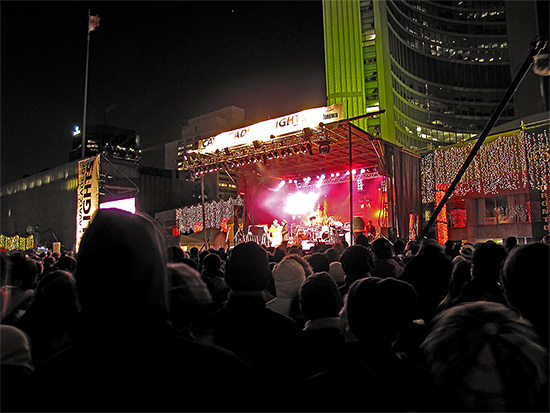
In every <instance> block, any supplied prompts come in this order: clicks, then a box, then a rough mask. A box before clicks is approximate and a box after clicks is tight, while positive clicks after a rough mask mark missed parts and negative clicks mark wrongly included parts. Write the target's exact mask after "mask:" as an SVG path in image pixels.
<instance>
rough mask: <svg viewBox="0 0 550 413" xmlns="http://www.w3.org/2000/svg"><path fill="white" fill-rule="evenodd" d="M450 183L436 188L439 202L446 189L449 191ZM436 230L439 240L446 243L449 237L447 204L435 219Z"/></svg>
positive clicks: (436, 197)
mask: <svg viewBox="0 0 550 413" xmlns="http://www.w3.org/2000/svg"><path fill="white" fill-rule="evenodd" d="M447 189H448V185H446V184H440V185H437V186H436V188H435V201H436V203H437V204H439V202H440V201H441V200H442V199H443V196H444V195H445V191H447ZM435 232H436V235H437V240H438V241H439V243H440V244H445V243H446V242H447V240H448V239H449V229H448V228H447V205H443V208H442V209H441V212H439V215H438V216H437V218H436V220H435Z"/></svg>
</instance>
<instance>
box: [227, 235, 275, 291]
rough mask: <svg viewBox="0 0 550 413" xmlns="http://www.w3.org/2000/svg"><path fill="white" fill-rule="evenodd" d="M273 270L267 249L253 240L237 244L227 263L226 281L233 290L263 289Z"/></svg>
mask: <svg viewBox="0 0 550 413" xmlns="http://www.w3.org/2000/svg"><path fill="white" fill-rule="evenodd" d="M270 277H271V271H270V269H269V262H268V259H267V251H266V250H265V249H263V248H262V247H260V246H259V245H258V244H257V243H255V242H253V241H249V242H245V243H242V244H238V245H236V246H235V247H234V248H233V250H232V251H231V254H230V256H229V258H228V259H227V263H226V264H225V282H226V283H227V285H228V286H229V288H231V289H232V290H233V291H262V290H263V289H264V288H265V287H266V286H267V284H268V283H269V280H270Z"/></svg>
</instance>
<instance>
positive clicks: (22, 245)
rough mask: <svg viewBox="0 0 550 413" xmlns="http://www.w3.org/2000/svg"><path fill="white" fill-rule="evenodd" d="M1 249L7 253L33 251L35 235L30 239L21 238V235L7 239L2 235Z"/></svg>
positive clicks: (0, 236) (0, 240) (0, 239)
mask: <svg viewBox="0 0 550 413" xmlns="http://www.w3.org/2000/svg"><path fill="white" fill-rule="evenodd" d="M0 248H1V249H5V250H6V251H14V250H19V251H27V250H32V249H33V248H34V235H29V236H28V237H20V236H19V235H15V236H13V237H7V236H5V235H0Z"/></svg>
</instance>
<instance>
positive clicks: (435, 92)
mask: <svg viewBox="0 0 550 413" xmlns="http://www.w3.org/2000/svg"><path fill="white" fill-rule="evenodd" d="M536 3H537V2H536V1H531V0H525V1H514V0H494V1H493V0H488V1H473V0H471V1H463V0H453V1H436V0H433V1H426V0H346V1H340V0H323V19H324V33H325V66H326V76H327V80H326V82H327V97H328V102H327V104H329V105H330V104H334V103H338V102H344V103H345V107H346V110H347V113H346V115H347V117H353V116H359V115H363V114H365V113H369V112H375V111H378V110H379V109H383V110H385V113H384V114H382V115H377V116H374V117H370V118H366V119H361V120H359V121H357V125H358V126H360V127H361V128H363V129H365V130H367V131H368V132H370V133H372V134H373V135H376V136H380V137H382V138H384V139H386V140H389V141H392V142H398V143H400V144H402V145H404V146H405V147H406V148H409V149H414V150H420V151H422V150H426V149H433V148H434V147H438V146H441V145H447V144H452V143H456V142H461V141H464V140H467V139H470V138H473V137H475V136H476V135H477V134H479V133H480V132H481V131H482V130H483V128H484V127H485V125H486V123H487V121H488V120H489V119H490V117H491V115H492V113H493V112H494V110H495V108H496V107H497V105H498V103H499V102H500V100H501V98H502V97H503V95H504V94H505V92H506V90H507V89H508V87H509V86H510V84H511V82H512V80H513V79H514V77H515V74H516V72H517V71H518V69H519V68H520V67H521V65H522V64H523V62H524V61H525V59H526V57H527V55H528V54H529V52H530V48H531V47H532V46H531V44H532V42H533V41H536V39H537V36H538V33H539V31H538V23H537V4H536ZM547 81H548V80H547V79H546V80H545V78H543V77H540V76H537V75H535V74H534V73H533V72H532V71H529V72H528V73H527V75H526V76H525V78H524V80H523V81H522V83H521V85H520V87H519V88H518V89H517V91H516V93H515V94H514V96H513V98H512V100H511V101H510V102H509V104H508V105H507V106H506V108H505V109H504V111H503V112H502V114H501V116H500V118H499V120H498V122H497V125H499V124H502V123H506V122H509V121H511V120H513V119H518V118H521V117H523V116H528V115H533V114H537V113H541V112H544V111H547V110H548V106H547V97H545V96H544V87H543V82H547ZM546 87H547V86H546Z"/></svg>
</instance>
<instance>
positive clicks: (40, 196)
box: [0, 154, 193, 250]
mask: <svg viewBox="0 0 550 413" xmlns="http://www.w3.org/2000/svg"><path fill="white" fill-rule="evenodd" d="M99 165H100V166H99V200H98V202H99V204H101V203H104V202H110V201H117V200H120V199H126V198H135V207H136V210H137V211H139V212H140V213H144V214H147V215H149V216H154V214H155V213H156V212H158V211H164V210H169V209H175V208H180V207H181V206H182V205H189V204H191V203H192V202H193V198H192V193H193V191H192V187H193V185H192V184H190V183H188V182H186V181H185V179H183V176H182V174H181V173H180V171H169V170H165V169H158V168H150V167H144V166H140V165H139V163H138V162H136V161H130V160H126V159H120V158H116V157H111V156H108V155H106V154H101V155H100V162H99ZM78 169H79V162H78V161H72V162H69V163H67V164H63V165H60V166H57V167H55V168H52V169H50V170H47V171H43V172H40V173H38V174H35V175H32V176H29V177H26V178H23V179H19V180H17V181H14V182H11V183H9V184H5V185H2V187H1V188H0V205H1V208H0V211H1V216H0V219H1V221H0V222H1V224H2V225H1V227H0V232H1V235H2V237H5V238H10V239H12V238H13V237H16V236H19V237H20V238H21V239H26V238H28V237H30V236H32V237H33V239H34V242H33V244H34V247H38V246H45V247H47V248H50V249H51V248H52V244H53V243H54V242H59V243H61V247H62V249H63V250H74V247H75V240H76V230H77V209H78V207H77V203H78V201H77V198H78V185H79V184H78V181H79V172H78ZM158 224H159V228H160V230H161V231H162V232H163V233H164V234H165V235H166V236H167V237H171V236H172V233H171V227H172V226H173V225H174V224H175V222H174V220H172V222H164V221H163V222H158ZM3 248H4V247H3Z"/></svg>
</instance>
